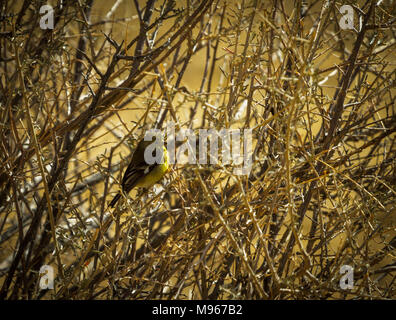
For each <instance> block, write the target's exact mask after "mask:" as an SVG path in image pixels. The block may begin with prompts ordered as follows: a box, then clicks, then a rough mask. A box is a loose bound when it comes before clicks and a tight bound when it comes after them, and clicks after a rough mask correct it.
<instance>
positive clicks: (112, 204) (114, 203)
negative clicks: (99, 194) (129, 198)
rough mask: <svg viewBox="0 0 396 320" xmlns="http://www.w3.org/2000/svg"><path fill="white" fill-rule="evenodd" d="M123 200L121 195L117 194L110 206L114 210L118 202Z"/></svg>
mask: <svg viewBox="0 0 396 320" xmlns="http://www.w3.org/2000/svg"><path fill="white" fill-rule="evenodd" d="M120 198H121V193H117V194H116V196H115V197H114V198H113V200H111V202H110V204H109V206H110V207H112V208H114V206H115V205H116V203H117V201H118V200H119V199H120Z"/></svg>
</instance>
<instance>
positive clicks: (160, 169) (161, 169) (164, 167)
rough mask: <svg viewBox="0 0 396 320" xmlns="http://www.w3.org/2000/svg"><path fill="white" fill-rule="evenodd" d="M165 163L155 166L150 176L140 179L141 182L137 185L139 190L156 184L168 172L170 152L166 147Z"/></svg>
mask: <svg viewBox="0 0 396 320" xmlns="http://www.w3.org/2000/svg"><path fill="white" fill-rule="evenodd" d="M163 157H164V158H163V161H162V163H160V164H158V165H157V166H155V168H154V169H153V170H151V171H150V172H149V173H148V174H146V175H145V176H144V177H142V178H140V179H139V182H138V183H137V184H136V187H138V188H149V187H151V186H152V185H153V184H155V183H156V182H158V181H159V180H161V179H162V177H163V176H164V175H165V173H166V172H167V171H168V168H169V164H168V151H167V150H166V148H165V147H164V153H163Z"/></svg>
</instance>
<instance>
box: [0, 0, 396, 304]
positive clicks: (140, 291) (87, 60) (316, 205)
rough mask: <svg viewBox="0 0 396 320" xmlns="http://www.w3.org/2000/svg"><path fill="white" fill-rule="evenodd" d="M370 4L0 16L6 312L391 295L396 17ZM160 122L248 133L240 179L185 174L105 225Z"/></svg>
mask: <svg viewBox="0 0 396 320" xmlns="http://www.w3.org/2000/svg"><path fill="white" fill-rule="evenodd" d="M378 3H379V5H375V2H374V1H359V2H358V3H357V4H355V1H343V2H341V1H308V2H302V1H298V0H296V1H294V2H292V1H290V2H289V1H281V0H273V1H269V0H268V1H260V0H252V1H250V0H244V1H224V0H214V1H210V0H202V1H194V0H183V1H170V0H159V1H154V0H148V1H144V2H143V1H122V0H117V1H116V0H114V1H96V0H81V1H65V0H64V1H63V2H62V5H60V3H55V2H53V1H52V2H50V4H52V5H53V6H54V14H55V21H54V22H55V28H54V30H41V29H40V27H39V21H40V17H41V16H42V15H40V13H39V8H40V6H41V5H43V4H45V3H44V2H43V1H38V0H37V1H4V2H2V4H1V7H0V14H1V19H0V24H1V33H0V42H1V45H0V47H1V49H0V52H1V57H0V70H1V73H0V113H1V125H0V142H1V143H0V150H1V151H0V161H1V166H0V248H1V251H0V286H1V288H0V296H1V298H2V299H192V298H193V299H208V298H209V299H345V298H348V299H350V298H358V299H373V298H375V299H378V298H379V299H392V298H395V276H396V275H395V268H396V264H395V253H396V252H395V246H396V229H395V226H396V218H395V217H396V207H395V205H396V200H395V199H396V197H395V194H396V173H395V166H396V160H395V154H396V134H395V131H396V114H395V45H396V44H395V32H396V28H395V27H396V26H395V23H396V22H395V14H396V12H395V7H396V6H395V2H394V1H392V0H389V1H386V0H384V1H378ZM343 4H351V5H354V12H355V26H356V30H341V29H340V26H339V24H338V22H339V19H340V18H341V14H340V12H339V8H340V6H341V5H343ZM359 16H360V17H361V23H362V28H361V29H360V28H359V20H358V17H359ZM167 121H174V122H176V123H177V124H178V126H179V127H180V128H191V129H193V130H194V131H197V130H198V129H200V128H215V129H218V130H220V129H222V128H240V129H243V128H252V129H253V145H254V153H253V168H252V171H251V173H250V175H249V176H235V175H234V174H233V171H232V169H233V168H232V166H231V165H227V166H221V165H217V166H214V165H206V166H204V165H186V164H176V165H174V166H172V168H171V170H170V172H169V173H168V174H167V176H166V178H165V179H164V180H163V181H161V186H158V185H157V186H156V187H155V188H153V189H152V190H150V192H149V193H148V194H143V195H141V194H139V195H137V194H136V192H132V193H131V197H130V199H129V201H124V202H123V204H122V205H120V206H118V207H117V209H116V210H114V211H113V210H109V209H108V208H107V203H108V202H109V201H110V199H111V197H112V196H113V195H114V194H115V192H117V191H118V189H119V181H120V179H121V178H122V173H123V171H124V170H125V168H126V166H127V165H128V160H129V155H130V152H131V150H133V148H134V146H135V145H136V142H137V140H138V139H139V138H140V137H142V135H143V134H144V132H145V130H147V129H149V128H165V127H166V122H167ZM43 177H45V179H43ZM45 264H47V265H50V266H52V267H53V268H54V270H55V288H54V290H40V287H39V280H40V276H42V275H40V272H39V270H40V267H41V266H42V265H45ZM342 265H350V266H352V267H353V268H354V285H353V288H351V289H342V288H341V287H340V284H339V281H340V278H341V276H342V275H341V274H340V268H341V266H342Z"/></svg>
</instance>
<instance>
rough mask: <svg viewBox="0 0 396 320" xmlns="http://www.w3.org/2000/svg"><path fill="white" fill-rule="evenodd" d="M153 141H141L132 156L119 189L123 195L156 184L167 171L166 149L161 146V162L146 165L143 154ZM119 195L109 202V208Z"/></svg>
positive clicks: (113, 204) (154, 155)
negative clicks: (134, 189)
mask: <svg viewBox="0 0 396 320" xmlns="http://www.w3.org/2000/svg"><path fill="white" fill-rule="evenodd" d="M155 143H156V142H155V141H154V142H153V141H145V140H144V139H143V140H141V141H140V142H139V143H138V145H137V147H136V149H135V151H134V153H133V155H132V159H131V162H130V164H129V166H128V168H127V169H126V170H125V173H124V177H123V178H122V182H121V188H122V191H124V192H125V193H129V192H130V191H131V190H132V189H133V188H135V187H140V188H149V187H151V186H152V185H154V184H155V183H156V182H158V181H159V180H161V179H162V177H163V176H164V175H165V173H166V172H167V171H168V168H169V165H168V151H167V150H166V147H165V146H163V152H162V154H161V155H160V159H161V161H157V162H155V163H153V164H148V163H146V161H145V159H144V153H145V150H146V148H147V147H148V146H149V145H151V144H155ZM152 155H153V157H156V149H155V150H154V152H153V154H152ZM120 197H121V193H120V192H119V193H117V195H116V196H115V197H114V198H113V200H111V202H110V204H109V206H110V207H112V208H114V206H115V204H116V203H117V201H118V200H119V199H120Z"/></svg>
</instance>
